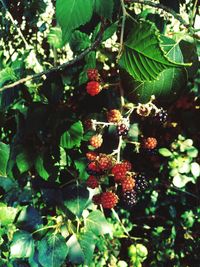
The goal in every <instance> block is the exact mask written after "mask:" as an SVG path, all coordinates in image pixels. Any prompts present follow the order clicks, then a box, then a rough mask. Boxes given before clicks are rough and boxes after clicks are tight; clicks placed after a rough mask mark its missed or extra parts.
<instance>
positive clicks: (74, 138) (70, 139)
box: [60, 121, 83, 149]
mask: <svg viewBox="0 0 200 267" xmlns="http://www.w3.org/2000/svg"><path fill="white" fill-rule="evenodd" d="M82 139H83V125H82V123H81V122H80V121H78V122H76V123H74V124H73V125H72V126H71V127H70V128H69V130H68V131H67V132H65V133H64V134H63V135H62V136H61V139H60V146H61V147H63V148H67V149H71V148H74V147H79V146H80V144H81V140H82Z"/></svg>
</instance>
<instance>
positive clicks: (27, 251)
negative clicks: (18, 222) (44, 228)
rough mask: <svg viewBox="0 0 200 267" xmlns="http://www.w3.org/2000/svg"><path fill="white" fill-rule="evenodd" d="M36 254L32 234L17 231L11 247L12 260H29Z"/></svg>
mask: <svg viewBox="0 0 200 267" xmlns="http://www.w3.org/2000/svg"><path fill="white" fill-rule="evenodd" d="M33 253H34V240H33V237H32V235H31V234H30V233H28V232H25V231H17V232H16V233H15V234H14V237H13V241H12V243H11V246H10V257H11V258H29V257H30V256H32V255H33Z"/></svg>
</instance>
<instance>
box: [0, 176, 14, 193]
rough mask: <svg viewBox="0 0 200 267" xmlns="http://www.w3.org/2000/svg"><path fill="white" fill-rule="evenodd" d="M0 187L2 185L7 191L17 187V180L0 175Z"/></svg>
mask: <svg viewBox="0 0 200 267" xmlns="http://www.w3.org/2000/svg"><path fill="white" fill-rule="evenodd" d="M0 187H2V188H3V189H4V190H5V192H8V191H10V190H12V189H15V188H17V182H16V181H15V180H14V179H12V178H9V177H1V176H0Z"/></svg>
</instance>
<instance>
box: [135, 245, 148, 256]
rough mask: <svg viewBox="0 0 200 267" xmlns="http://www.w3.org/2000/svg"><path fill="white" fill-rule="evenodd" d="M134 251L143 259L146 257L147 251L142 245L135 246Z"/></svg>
mask: <svg viewBox="0 0 200 267" xmlns="http://www.w3.org/2000/svg"><path fill="white" fill-rule="evenodd" d="M136 250H137V255H138V256H140V257H142V258H144V257H146V256H147V255H148V250H147V248H146V247H145V246H144V245H142V244H137V245H136Z"/></svg>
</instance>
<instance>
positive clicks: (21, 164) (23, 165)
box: [16, 151, 33, 173]
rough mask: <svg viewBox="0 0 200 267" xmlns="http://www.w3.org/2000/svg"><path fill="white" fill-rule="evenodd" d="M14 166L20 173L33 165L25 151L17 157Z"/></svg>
mask: <svg viewBox="0 0 200 267" xmlns="http://www.w3.org/2000/svg"><path fill="white" fill-rule="evenodd" d="M16 164H17V168H18V169H19V171H20V173H24V172H27V171H28V170H29V169H30V168H31V167H32V165H33V163H32V161H31V159H30V158H29V155H28V154H27V153H26V152H25V151H23V152H22V153H20V154H18V155H17V157H16Z"/></svg>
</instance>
